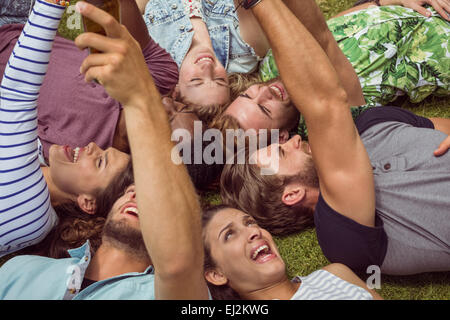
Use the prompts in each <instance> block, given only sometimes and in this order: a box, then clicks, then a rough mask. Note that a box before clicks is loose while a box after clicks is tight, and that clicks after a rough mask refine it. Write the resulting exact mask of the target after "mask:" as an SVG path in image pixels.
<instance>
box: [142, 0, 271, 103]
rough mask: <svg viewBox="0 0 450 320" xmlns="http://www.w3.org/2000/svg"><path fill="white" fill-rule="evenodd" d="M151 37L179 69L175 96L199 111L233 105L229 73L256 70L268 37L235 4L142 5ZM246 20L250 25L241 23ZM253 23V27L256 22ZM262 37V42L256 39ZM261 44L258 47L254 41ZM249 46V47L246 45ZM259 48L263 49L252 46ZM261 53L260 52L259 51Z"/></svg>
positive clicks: (163, 1) (168, 0) (174, 0)
mask: <svg viewBox="0 0 450 320" xmlns="http://www.w3.org/2000/svg"><path fill="white" fill-rule="evenodd" d="M138 3H139V5H140V8H141V11H142V13H143V14H144V20H145V22H146V24H147V27H148V31H149V33H150V35H151V36H152V38H153V39H155V41H156V42H158V44H159V45H160V46H162V47H163V48H165V49H166V50H167V52H169V53H170V54H171V56H172V57H173V59H174V60H175V61H176V62H177V64H178V67H179V68H180V79H179V82H178V86H177V89H176V94H177V95H178V97H179V98H180V99H179V100H182V101H184V102H186V103H190V104H196V105H199V106H209V105H217V104H220V105H222V104H225V103H228V102H229V99H230V91H229V80H228V76H227V73H228V74H230V73H234V72H239V73H250V72H252V71H254V70H256V68H257V66H258V63H259V61H260V60H261V59H260V58H259V56H258V54H259V55H264V54H265V53H266V52H267V50H268V44H267V43H266V47H265V46H264V45H261V43H262V42H264V41H262V40H261V39H262V38H264V39H265V36H264V34H262V33H261V32H259V33H257V32H256V31H255V30H259V25H258V24H252V25H249V24H248V21H249V19H250V20H252V19H253V20H254V17H253V15H252V14H251V12H249V11H246V10H244V9H243V8H241V7H240V6H236V3H238V2H237V1H233V0H218V1H204V0H189V1H184V0H156V1H153V0H152V1H148V0H140V1H138ZM244 16H245V19H242V24H240V22H241V18H243V17H244ZM253 20H252V21H253ZM256 34H257V36H255V35H256ZM255 39H258V41H254V40H255ZM247 41H248V43H247ZM254 42H255V43H258V45H253V44H254ZM254 48H256V49H254Z"/></svg>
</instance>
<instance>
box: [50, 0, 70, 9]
mask: <svg viewBox="0 0 450 320" xmlns="http://www.w3.org/2000/svg"><path fill="white" fill-rule="evenodd" d="M45 2H48V3H52V4H56V5H59V6H62V7H68V6H69V5H70V0H45Z"/></svg>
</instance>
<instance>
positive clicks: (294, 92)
mask: <svg viewBox="0 0 450 320" xmlns="http://www.w3.org/2000/svg"><path fill="white" fill-rule="evenodd" d="M252 10H253V13H254V15H255V16H256V18H257V19H258V21H259V23H260V24H261V26H262V28H263V30H264V32H265V34H266V35H267V37H268V39H269V42H270V45H271V47H272V50H273V53H274V57H275V60H276V62H277V65H278V68H279V70H280V75H281V78H282V80H283V82H284V83H285V85H286V88H287V90H288V92H289V94H290V96H291V98H292V100H293V102H294V104H295V105H296V106H297V108H298V110H299V111H300V112H301V113H302V114H303V115H304V117H305V121H306V125H307V127H308V131H309V141H310V145H311V149H312V154H313V158H314V164H315V166H316V169H317V172H318V175H319V181H320V190H321V193H322V195H323V197H324V199H325V200H326V201H327V202H328V204H329V205H330V206H331V207H332V208H333V209H335V210H336V211H338V212H340V213H342V214H343V215H346V216H348V217H349V218H351V219H353V220H355V221H356V222H359V223H361V224H363V225H367V226H373V225H374V222H375V191H374V183H373V176H372V168H371V165H370V161H369V157H368V155H367V152H366V150H365V148H364V145H363V143H362V141H361V139H360V137H359V135H358V132H357V130H356V128H355V125H354V123H353V119H352V116H351V114H350V111H349V106H348V101H347V95H346V93H345V90H344V89H343V87H342V84H341V83H340V81H339V78H338V76H337V74H336V71H335V69H334V68H333V66H332V64H331V63H330V61H329V59H328V58H327V56H326V54H325V53H324V51H323V50H322V48H321V47H320V46H319V45H318V43H317V42H316V40H315V39H314V37H312V36H311V34H310V33H309V32H308V31H307V29H306V28H305V27H304V26H303V24H302V23H301V22H300V21H299V20H298V19H296V17H295V16H294V14H293V13H292V12H291V11H290V10H289V9H288V8H287V7H286V6H285V5H284V3H283V2H282V1H281V0H263V1H261V2H260V3H259V4H257V5H256V6H254V7H253V9H252ZM292 44H295V45H292Z"/></svg>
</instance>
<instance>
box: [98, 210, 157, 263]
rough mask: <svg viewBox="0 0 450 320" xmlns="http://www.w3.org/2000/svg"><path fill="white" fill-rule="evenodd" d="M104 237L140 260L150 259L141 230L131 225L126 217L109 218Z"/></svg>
mask: <svg viewBox="0 0 450 320" xmlns="http://www.w3.org/2000/svg"><path fill="white" fill-rule="evenodd" d="M102 239H103V242H107V243H108V244H110V245H111V246H113V247H115V248H117V249H120V250H123V251H125V252H127V253H128V254H130V255H132V256H133V257H135V258H136V259H138V260H141V261H143V260H150V256H149V255H148V252H147V248H146V247H145V243H144V238H143V237H142V233H141V231H140V230H137V229H135V228H133V227H131V226H129V225H128V224H127V222H126V220H125V219H121V220H119V221H115V220H110V219H109V220H107V221H106V223H105V226H104V228H103V237H102Z"/></svg>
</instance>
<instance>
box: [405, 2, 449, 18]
mask: <svg viewBox="0 0 450 320" xmlns="http://www.w3.org/2000/svg"><path fill="white" fill-rule="evenodd" d="M400 4H401V5H402V6H404V7H406V8H410V9H413V10H415V11H417V12H418V13H420V14H422V15H424V16H425V17H430V16H431V12H430V11H429V10H428V9H426V8H425V7H424V6H425V5H426V4H429V5H431V6H432V7H433V8H434V10H436V11H437V12H438V13H439V14H440V15H441V16H442V18H444V19H445V20H447V21H450V0H400Z"/></svg>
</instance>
